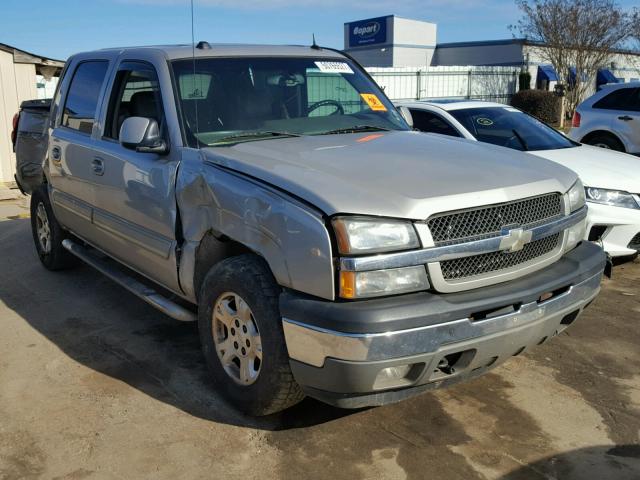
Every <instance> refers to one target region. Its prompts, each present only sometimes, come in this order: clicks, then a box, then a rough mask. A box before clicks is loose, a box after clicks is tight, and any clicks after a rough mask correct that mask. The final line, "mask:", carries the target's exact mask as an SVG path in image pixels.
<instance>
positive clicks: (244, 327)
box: [242, 325, 247, 333]
mask: <svg viewBox="0 0 640 480" xmlns="http://www.w3.org/2000/svg"><path fill="white" fill-rule="evenodd" d="M242 331H243V332H244V333H247V326H246V325H243V326H242Z"/></svg>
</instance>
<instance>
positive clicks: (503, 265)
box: [440, 233, 561, 280]
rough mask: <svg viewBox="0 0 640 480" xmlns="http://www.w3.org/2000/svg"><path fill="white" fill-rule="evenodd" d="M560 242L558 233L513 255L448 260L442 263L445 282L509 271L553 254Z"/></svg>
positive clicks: (485, 254)
mask: <svg viewBox="0 0 640 480" xmlns="http://www.w3.org/2000/svg"><path fill="white" fill-rule="evenodd" d="M560 241H561V236H560V234H559V233H556V234H555V235H551V236H549V237H545V238H542V239H540V240H537V241H535V242H531V243H528V244H526V245H525V246H524V247H523V248H522V250H519V251H517V252H513V253H507V252H491V253H484V254H482V255H475V256H473V257H464V258H456V259H454V260H446V261H444V262H440V268H441V270H442V276H443V278H444V279H445V280H458V279H464V278H468V277H475V276H477V275H482V274H485V273H490V272H495V271H498V270H507V269H509V268H513V267H515V266H517V265H521V264H523V263H526V262H529V261H531V260H534V259H537V258H540V257H543V256H545V255H547V254H549V253H551V252H553V251H554V250H555V249H556V248H557V247H558V246H559V245H560Z"/></svg>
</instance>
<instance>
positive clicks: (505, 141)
mask: <svg viewBox="0 0 640 480" xmlns="http://www.w3.org/2000/svg"><path fill="white" fill-rule="evenodd" d="M472 107H473V108H472V110H473V111H472V112H470V113H471V114H470V115H469V116H467V118H462V117H461V118H460V119H459V120H456V123H455V124H452V125H455V128H456V129H458V131H459V135H458V136H459V137H461V138H457V139H454V138H453V137H452V136H445V135H437V136H436V135H430V134H423V133H420V132H416V131H413V129H412V128H411V127H410V125H409V124H408V123H407V121H406V120H405V118H409V116H408V115H406V116H405V114H406V111H405V110H404V109H401V110H400V111H399V110H398V109H396V108H395V107H394V105H393V104H392V103H391V101H390V100H389V99H388V98H387V97H386V96H385V94H384V92H383V91H382V90H381V89H380V88H379V87H378V86H377V85H376V84H375V82H374V81H373V79H372V78H371V77H369V76H368V75H367V73H366V72H365V71H364V70H363V69H362V68H361V67H360V66H359V65H358V64H357V62H355V61H354V60H353V59H352V58H350V57H349V56H348V55H346V54H344V53H342V52H339V51H336V50H332V49H326V48H320V47H318V46H316V45H314V46H312V47H293V46H278V47H274V46H245V45H209V44H207V43H206V42H201V43H199V44H198V45H197V47H195V48H193V47H192V46H167V47H146V48H117V49H106V50H99V51H93V52H86V53H82V54H78V55H74V56H73V57H71V58H70V59H69V61H68V62H67V64H66V67H65V70H64V73H63V75H62V78H61V80H60V83H59V86H58V90H57V92H56V94H55V97H54V99H53V100H52V102H51V108H50V110H49V115H48V118H47V119H46V121H45V122H44V125H45V127H46V128H45V129H43V130H42V131H41V134H40V136H39V137H38V134H37V133H34V135H32V136H31V137H28V136H26V135H22V134H21V132H18V134H17V135H16V139H17V143H16V156H17V161H18V168H17V172H18V182H19V183H20V185H21V187H22V188H23V189H24V190H25V191H27V192H31V193H32V196H31V219H32V232H33V239H34V245H35V250H36V252H37V254H38V257H39V258H40V260H41V262H42V264H43V265H44V267H46V268H47V269H50V270H60V269H63V268H71V267H72V266H73V265H74V261H73V260H74V259H77V258H79V259H81V260H82V261H84V262H86V263H88V264H89V265H92V266H93V267H95V268H96V269H98V270H99V271H101V272H103V273H105V274H106V275H108V276H109V277H110V278H112V279H114V280H115V281H117V282H118V283H119V284H120V285H122V286H123V287H124V288H126V289H128V290H129V291H131V292H132V293H133V294H134V295H137V296H139V297H140V298H142V299H143V300H144V301H146V302H147V303H149V304H150V305H152V306H154V307H156V308H157V309H159V310H160V311H162V312H164V313H165V314H167V315H169V316H171V317H173V318H175V319H177V320H181V321H197V322H198V330H199V336H200V342H201V345H202V350H203V354H204V357H205V360H206V363H207V365H208V367H209V369H210V371H211V375H212V378H213V379H214V381H215V382H216V384H217V385H218V387H219V391H220V394H221V395H223V396H224V397H225V398H226V399H227V400H228V401H229V403H230V405H232V406H233V407H235V408H237V409H239V410H241V411H243V412H246V413H249V414H252V415H266V414H270V413H274V412H277V411H280V410H282V409H285V408H287V407H289V406H290V405H293V404H294V403H296V402H298V401H299V400H300V399H302V398H303V397H304V396H305V395H308V396H311V397H314V398H317V399H319V400H322V401H324V402H328V403H331V404H334V405H338V406H341V407H349V408H354V407H362V406H367V405H380V404H384V403H389V402H395V401H399V400H402V399H404V398H408V397H410V396H412V395H416V394H418V393H421V392H424V391H425V390H428V389H432V388H438V387H443V386H447V385H451V384H453V383H456V382H459V381H463V380H466V379H470V378H474V377H476V376H478V375H481V374H483V373H485V372H487V371H489V370H490V369H492V368H494V367H495V366H497V365H499V364H500V363H502V362H504V361H506V360H507V359H509V358H510V357H512V356H514V355H519V354H520V353H522V352H523V351H525V350H527V349H529V348H533V347H535V346H536V345H539V344H541V343H544V342H546V341H548V340H549V339H551V338H552V337H554V336H556V335H558V334H559V333H560V332H562V331H564V330H565V329H566V328H568V327H569V325H571V324H572V323H573V322H574V321H575V320H576V319H577V318H578V316H579V315H580V314H581V313H582V312H583V310H584V309H585V308H587V307H588V306H589V305H590V304H591V302H592V301H593V300H594V298H595V297H596V296H597V295H598V292H599V291H600V283H601V278H602V275H603V272H604V269H605V265H606V256H605V254H604V252H603V250H602V248H601V247H600V246H598V245H596V244H595V243H592V242H588V241H584V238H585V232H586V228H587V206H586V199H585V189H584V186H583V185H582V183H581V181H580V180H579V178H578V175H577V174H576V173H575V172H574V171H572V170H570V169H568V168H566V167H564V166H562V165H560V164H559V163H561V162H560V161H558V160H557V159H556V161H555V162H554V161H548V160H546V159H544V158H540V157H537V158H536V157H534V156H533V155H531V154H528V153H522V152H518V151H516V150H530V148H531V147H534V146H537V147H540V151H544V152H552V153H553V152H554V151H555V150H554V148H556V146H557V145H560V146H561V147H563V148H564V149H566V150H567V151H568V150H575V151H579V152H581V151H589V152H590V150H589V149H588V147H578V146H577V144H575V143H574V142H572V141H571V140H568V139H566V138H564V137H562V136H559V135H556V134H552V133H551V132H547V131H546V130H544V129H540V128H539V127H538V126H537V124H536V123H535V122H533V123H532V122H531V121H530V120H529V119H528V117H525V116H522V115H523V114H521V113H518V112H517V111H514V110H512V109H508V108H504V107H499V108H500V110H491V111H490V112H486V113H485V112H483V111H481V110H482V108H483V107H484V106H483V105H472ZM416 110H417V109H416ZM442 111H443V112H444V111H445V110H444V109H442ZM34 112H35V109H28V108H26V109H25V110H23V112H22V113H21V115H20V119H19V121H18V122H17V126H18V128H19V129H21V128H22V126H23V125H25V126H26V125H29V124H30V122H29V121H28V120H29V118H28V117H29V115H34V114H36V113H34ZM401 112H404V113H401ZM37 114H38V115H41V114H42V112H39V113H37ZM507 115H510V117H507ZM503 116H504V118H503ZM521 116H522V117H521ZM418 117H419V115H416V118H417V119H418V122H420V119H419V118H418ZM452 118H455V117H453V116H452ZM510 118H513V119H514V120H515V121H516V122H517V125H516V126H512V124H511V123H508V121H507V120H509V119H510ZM442 123H443V125H442V127H443V128H446V124H445V123H444V122H442ZM498 127H500V128H499V131H492V130H494V129H497V128H498ZM536 127H538V128H537V129H536ZM463 131H467V132H475V135H478V136H479V137H480V135H481V134H482V135H483V138H486V139H490V140H491V141H490V142H489V143H499V144H501V145H505V146H511V147H513V149H511V150H509V149H506V148H501V147H499V146H496V145H489V144H486V143H480V142H477V141H475V140H473V139H472V138H467V137H466V134H463V133H462V132H463ZM441 133H442V132H441ZM468 135H469V136H471V133H468ZM462 137H464V138H462ZM27 140H28V141H27ZM24 142H26V143H24ZM38 142H42V143H41V144H40V145H36V144H34V143H38ZM542 148H544V150H542ZM39 152H42V153H39ZM552 153H550V154H549V155H552ZM590 155H591V154H590ZM38 156H41V158H36V157H38ZM567 162H569V161H567ZM594 162H596V161H595V160H594ZM569 163H570V162H569ZM34 164H35V165H37V166H39V167H40V169H38V168H33V166H34ZM25 166H28V168H25ZM594 178H597V175H594ZM589 181H591V177H589ZM588 187H590V188H591V190H590V193H589V194H590V196H591V197H592V198H591V200H592V201H593V200H594V199H604V198H605V196H606V195H608V194H606V193H605V191H604V190H602V189H604V188H607V189H608V188H609V187H611V188H627V187H626V186H624V187H623V186H619V185H618V184H617V183H615V182H614V181H613V180H612V183H611V184H609V183H607V184H606V185H605V184H600V183H598V184H596V183H590V184H589V185H588ZM596 187H598V188H600V189H601V190H600V191H599V192H596V191H595V190H594V189H595V188H596ZM606 198H607V199H608V200H607V201H609V203H615V202H614V198H613V197H612V196H609V197H606ZM616 200H617V199H616ZM603 206H604V204H603ZM611 208H620V209H623V208H625V207H623V206H619V207H611ZM628 210H630V211H631V210H632V209H631V208H628ZM60 293H61V294H64V295H68V296H69V297H70V298H73V292H60ZM78 341H82V339H79V340H78Z"/></svg>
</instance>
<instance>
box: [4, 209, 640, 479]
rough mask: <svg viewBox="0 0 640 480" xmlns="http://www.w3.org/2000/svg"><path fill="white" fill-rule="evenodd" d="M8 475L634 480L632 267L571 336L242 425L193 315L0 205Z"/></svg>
mask: <svg viewBox="0 0 640 480" xmlns="http://www.w3.org/2000/svg"><path fill="white" fill-rule="evenodd" d="M0 246H1V247H2V249H1V257H0V258H1V262H2V263H1V265H2V268H1V270H0V271H1V272H2V275H1V277H0V328H1V334H0V479H3V480H4V479H31V478H47V479H49V478H50V479H54V478H55V479H85V478H88V479H89V478H91V479H93V478H96V479H98V478H100V479H102V478H105V479H110V478H114V479H132V478H154V479H161V478H170V479H175V478H222V476H223V475H224V478H243V479H245V480H249V479H254V478H255V479H258V478H260V479H269V478H282V479H321V478H323V479H324V478H330V479H332V480H339V479H350V480H353V479H355V480H357V479H369V478H371V479H405V478H408V479H425V478H438V479H465V480H472V479H508V480H517V479H518V480H519V479H563V480H564V479H580V480H583V479H591V478H594V479H624V480H626V479H629V480H631V479H635V480H637V479H639V478H640V444H639V443H640V329H639V323H640V290H639V289H638V285H639V284H640V263H639V262H638V261H636V262H633V263H626V264H623V265H619V266H617V267H615V268H614V275H613V280H605V281H604V285H603V291H602V294H601V295H600V296H599V298H598V299H597V300H596V301H595V302H594V304H593V305H592V307H590V309H589V310H587V312H586V313H585V314H584V315H583V316H582V317H581V318H580V319H579V320H578V321H576V322H575V324H574V325H572V326H571V328H569V329H568V330H567V331H566V332H565V333H563V334H562V335H560V336H559V337H556V338H554V339H552V340H551V341H549V342H547V343H546V344H544V345H542V346H539V347H537V348H535V349H533V350H531V351H530V352H527V353H525V354H523V355H521V356H519V357H515V358H513V359H511V360H510V361H508V362H507V363H506V364H504V365H503V366H500V367H498V368H497V369H495V370H493V372H491V373H489V374H488V375H486V376H484V377H481V378H479V379H476V380H474V381H471V382H469V383H466V384H461V385H457V386H455V387H452V388H450V389H447V390H440V391H436V392H432V393H427V394H424V395H422V396H419V397H417V398H414V399H411V400H408V401H405V402H403V403H399V404H396V405H389V406H386V407H381V408H374V409H366V410H359V411H344V410H339V409H335V408H332V407H328V406H325V405H323V404H321V403H318V402H316V401H313V400H305V401H304V402H303V403H302V404H300V405H298V406H297V407H294V408H293V409H291V410H290V411H288V412H285V413H284V414H282V415H279V416H276V417H271V418H266V419H258V420H256V419H251V418H246V417H243V416H241V415H239V414H237V413H235V412H234V411H233V409H231V408H230V407H229V406H227V405H226V404H225V403H224V402H223V401H222V400H221V399H220V397H219V396H218V394H217V393H216V392H215V390H213V388H212V387H211V385H210V383H209V380H208V376H207V373H206V370H205V367H204V364H203V360H202V358H201V355H200V351H199V347H198V339H197V332H196V328H195V325H193V324H181V323H178V322H175V321H173V320H171V319H169V318H167V317H164V316H163V315H161V314H159V313H157V312H156V311H155V310H153V309H152V308H151V307H149V306H147V305H146V304H145V303H143V302H142V301H140V300H138V299H137V298H135V297H133V296H132V295H130V294H129V293H127V292H126V291H124V290H123V289H121V288H120V287H118V286H117V285H115V284H113V283H112V282H110V281H109V280H108V279H106V278H104V277H103V276H101V275H100V274H99V273H97V272H95V271H93V270H92V269H91V268H89V267H86V266H81V267H78V268H77V269H75V270H73V271H68V272H63V273H51V272H48V271H46V270H45V269H44V268H43V267H41V265H40V264H39V262H38V260H37V258H36V255H35V252H34V249H33V245H32V240H31V233H30V226H29V219H28V210H27V208H26V204H25V203H24V201H9V202H0Z"/></svg>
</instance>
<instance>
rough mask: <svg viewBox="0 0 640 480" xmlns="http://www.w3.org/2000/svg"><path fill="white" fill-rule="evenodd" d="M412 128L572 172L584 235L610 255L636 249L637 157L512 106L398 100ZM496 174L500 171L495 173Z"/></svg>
mask: <svg viewBox="0 0 640 480" xmlns="http://www.w3.org/2000/svg"><path fill="white" fill-rule="evenodd" d="M396 105H397V106H399V107H407V108H408V109H409V112H410V113H411V116H412V117H413V126H414V128H416V129H418V130H420V131H423V132H429V133H436V134H442V135H450V136H454V137H461V138H466V139H469V140H476V141H480V142H485V143H491V144H494V145H500V146H503V147H509V148H513V149H515V150H522V151H526V152H529V153H531V154H532V155H537V156H539V157H542V158H546V159H548V160H552V161H554V162H557V163H560V164H562V165H564V166H566V167H569V168H571V169H572V170H574V171H575V172H576V173H577V174H578V175H579V176H580V178H581V179H582V182H583V184H584V185H585V194H586V196H587V201H588V202H589V218H588V223H587V239H588V240H591V241H595V242H599V243H601V244H602V246H603V248H604V249H605V251H606V252H607V253H608V254H609V255H611V256H612V257H624V256H631V255H636V254H637V252H638V251H639V250H640V168H639V167H640V159H638V158H636V157H633V156H631V155H627V154H624V153H619V152H615V151H612V150H604V149H602V148H597V147H592V146H590V145H581V144H579V143H577V142H574V141H573V140H570V139H569V138H567V137H566V136H564V135H562V134H561V133H559V132H558V131H557V130H555V129H554V128H552V127H550V126H548V125H546V124H544V123H542V122H540V121H539V120H537V119H535V118H534V117H532V116H531V115H528V114H526V113H524V112H522V111H520V110H518V109H516V108H513V107H509V106H506V105H502V104H499V103H489V102H480V101H466V100H465V101H460V100H455V101H454V100H430V101H411V102H408V101H403V102H396ZM495 173H496V174H499V172H495Z"/></svg>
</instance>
